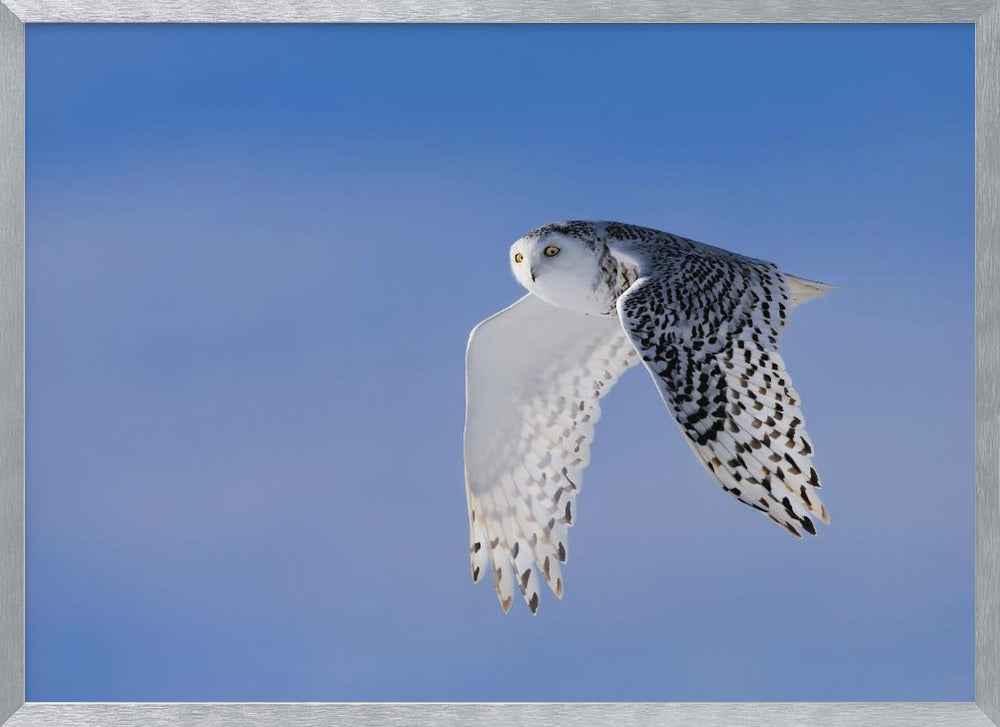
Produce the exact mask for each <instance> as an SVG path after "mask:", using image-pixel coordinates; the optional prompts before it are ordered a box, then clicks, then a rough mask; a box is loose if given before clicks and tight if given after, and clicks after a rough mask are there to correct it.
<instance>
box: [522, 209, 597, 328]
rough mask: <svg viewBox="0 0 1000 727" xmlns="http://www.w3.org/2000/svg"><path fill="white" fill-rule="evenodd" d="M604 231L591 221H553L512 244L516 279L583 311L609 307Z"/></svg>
mask: <svg viewBox="0 0 1000 727" xmlns="http://www.w3.org/2000/svg"><path fill="white" fill-rule="evenodd" d="M603 246H604V242H603V240H602V239H601V231H600V230H599V229H598V228H597V227H596V226H595V225H594V224H593V223H589V222H573V221H571V222H553V223H550V224H548V225H544V226H542V227H539V228H536V229H534V230H532V231H531V232H528V233H527V234H525V235H523V236H522V237H520V238H518V239H517V240H516V241H515V242H514V244H513V245H511V246H510V267H511V270H512V271H513V273H514V278H515V279H516V280H517V282H519V283H520V284H521V285H523V286H524V287H525V288H527V289H528V291H530V292H531V293H533V294H535V295H537V296H538V297H539V298H541V299H542V300H544V301H546V302H547V303H551V304H552V305H555V306H559V307H560V308H570V309H573V310H578V311H580V312H581V313H604V312H606V311H607V308H608V301H607V300H606V298H607V291H604V290H602V288H603V287H604V286H603V285H602V284H603V282H604V275H603V273H602V271H601V254H600V251H601V250H602V249H603Z"/></svg>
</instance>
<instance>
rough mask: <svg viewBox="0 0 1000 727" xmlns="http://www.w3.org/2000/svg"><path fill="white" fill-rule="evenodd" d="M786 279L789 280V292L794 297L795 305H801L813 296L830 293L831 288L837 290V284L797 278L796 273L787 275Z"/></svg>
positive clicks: (817, 296) (793, 302)
mask: <svg viewBox="0 0 1000 727" xmlns="http://www.w3.org/2000/svg"><path fill="white" fill-rule="evenodd" d="M785 280H787V281H788V292H789V295H790V296H791V298H792V306H793V307H794V306H797V305H801V304H802V303H805V302H806V301H810V300H812V299H813V298H819V297H820V296H821V295H823V294H824V293H829V292H830V291H831V290H837V286H836V285H827V284H826V283H819V282H816V281H815V280H806V279H805V278H796V277H795V276H794V275H786V276H785Z"/></svg>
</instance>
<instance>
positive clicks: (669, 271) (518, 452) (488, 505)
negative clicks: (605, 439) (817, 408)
mask: <svg viewBox="0 0 1000 727" xmlns="http://www.w3.org/2000/svg"><path fill="white" fill-rule="evenodd" d="M510 261H511V263H510V264H511V270H512V272H513V274H514V277H515V278H516V279H517V280H518V282H520V283H521V285H523V286H524V287H525V288H526V289H527V290H528V295H526V296H525V297H523V298H522V299H521V300H519V301H517V302H516V303H514V304H513V305H511V306H510V307H509V308H507V309H505V310H503V311H501V312H499V313H497V314H496V315H494V316H491V317H490V318H488V319H486V320H485V321H483V322H482V323H480V324H479V325H478V326H476V328H475V329H473V332H472V334H471V335H470V338H469V346H468V350H467V354H466V426H465V470H466V494H467V499H468V504H469V533H470V548H469V555H470V565H471V569H472V576H473V580H477V581H478V580H479V579H480V578H481V577H482V576H483V574H484V573H486V572H491V573H492V577H493V582H494V586H495V588H496V591H497V596H498V598H499V599H500V603H501V606H502V607H503V609H504V611H505V612H506V611H507V610H508V609H509V608H510V605H511V601H512V599H513V593H514V590H515V589H517V590H520V592H521V594H522V595H523V597H524V599H525V601H526V603H527V604H528V607H529V609H530V610H531V612H532V613H534V612H535V611H536V610H537V608H538V603H539V587H538V582H539V577H541V578H542V579H544V580H545V581H546V583H547V584H548V585H549V587H550V588H551V590H552V591H553V593H555V595H557V596H558V597H560V598H561V597H562V595H563V588H564V585H563V579H562V571H561V565H560V564H562V563H565V562H566V558H567V536H568V528H569V527H570V526H571V525H573V523H574V521H575V517H576V499H577V495H578V493H579V491H580V487H581V484H582V477H583V470H584V469H585V468H586V466H587V465H588V464H589V461H590V444H591V442H592V441H593V438H594V433H595V425H596V423H597V421H598V419H599V418H600V413H601V410H600V400H601V399H602V397H603V396H604V395H605V394H607V392H608V391H609V390H610V389H611V387H612V386H613V385H614V383H615V382H616V381H617V379H618V378H619V377H620V376H621V375H622V374H624V373H625V372H626V371H627V370H628V369H629V368H631V367H633V366H634V365H636V364H638V363H640V362H641V363H642V364H643V365H644V366H645V368H646V369H647V371H648V372H649V374H650V376H651V377H652V379H653V381H654V383H655V384H656V387H657V389H658V391H659V393H660V396H661V398H662V399H663V402H664V404H665V405H666V408H667V410H668V411H669V412H670V414H671V415H672V416H673V418H674V420H675V421H676V423H677V425H678V427H679V428H680V430H681V432H682V433H683V435H684V437H685V439H686V441H687V442H688V444H689V445H690V446H691V449H692V451H693V452H694V454H695V456H696V457H697V458H698V460H699V461H700V462H701V463H702V465H703V466H704V467H705V469H706V470H707V471H708V473H709V474H710V475H711V477H712V478H713V479H714V480H715V481H716V482H717V483H718V484H719V485H720V486H721V488H722V489H723V491H725V492H727V493H729V494H730V495H732V496H733V497H735V498H736V499H737V500H739V501H740V502H742V503H744V504H745V505H748V506H750V507H752V508H753V509H755V510H757V511H759V512H761V513H763V514H764V515H766V516H767V517H768V518H769V519H770V520H772V521H773V522H775V523H777V524H778V525H780V526H782V527H783V528H785V529H786V530H788V531H789V532H790V533H792V534H793V535H796V536H801V534H802V533H803V532H805V533H810V534H813V535H815V534H816V528H815V525H814V521H819V522H823V523H826V522H828V521H829V517H828V513H827V510H826V507H825V505H824V504H823V503H822V502H821V500H820V498H819V495H818V492H817V491H818V489H819V487H820V481H819V476H818V474H817V472H816V470H815V468H813V466H812V456H813V444H812V440H811V439H810V438H809V436H808V435H807V434H806V432H805V428H804V422H803V415H802V411H801V406H800V397H799V394H798V392H797V391H796V390H795V389H794V387H793V386H792V383H791V379H790V377H789V376H788V374H787V371H786V369H785V364H784V361H783V359H782V357H781V354H780V353H779V335H780V332H781V330H782V328H783V327H784V326H785V325H786V324H787V322H788V316H789V309H790V308H791V307H793V306H794V305H797V304H799V303H802V302H804V301H806V300H810V299H812V298H815V297H818V296H820V295H822V294H823V293H825V292H827V291H829V290H831V289H832V286H828V285H825V284H822V283H816V282H813V281H808V280H804V279H801V278H797V277H794V276H790V275H788V274H786V273H783V272H782V271H781V270H779V268H778V267H777V266H776V265H775V264H774V263H771V262H767V261H764V260H758V259H756V258H750V257H746V256H743V255H739V254H736V253H733V252H730V251H727V250H724V249H722V248H718V247H714V246H711V245H706V244H704V243H700V242H696V241H694V240H690V239H687V238H684V237H679V236H677V235H673V234H670V233H667V232H663V231H660V230H655V229H652V228H648V227H640V226H636V225H630V224H626V223H621V222H612V221H598V222H588V221H566V222H556V223H550V224H547V225H544V226H542V227H539V228H536V229H534V230H532V231H531V232H528V233H526V234H525V235H523V236H522V237H520V238H519V239H518V240H516V241H515V242H514V243H513V245H511V248H510Z"/></svg>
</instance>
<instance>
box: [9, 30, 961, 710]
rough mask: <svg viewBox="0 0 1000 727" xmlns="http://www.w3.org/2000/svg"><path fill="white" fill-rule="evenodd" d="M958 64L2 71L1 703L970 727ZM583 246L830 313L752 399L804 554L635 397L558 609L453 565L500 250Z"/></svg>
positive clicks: (793, 344)
mask: <svg viewBox="0 0 1000 727" xmlns="http://www.w3.org/2000/svg"><path fill="white" fill-rule="evenodd" d="M972 43H973V28H972V26H971V25H960V26H952V25H949V26H935V25H920V26H883V25H871V26H856V27H855V26H712V25H707V26H704V25H703V26H684V25H661V26H648V27H647V26H559V27H554V26H549V27H541V26H517V25H513V26H405V27H401V26H329V27H327V26H186V27H181V26H163V25H149V26H85V25H83V26H61V25H51V26H50V25H31V26H29V27H28V28H27V74H28V81H27V84H28V85H27V111H28V117H27V144H28V146H27V161H28V172H27V175H28V176H27V189H28V209H27V240H28V249H27V291H28V292H27V434H28V439H27V498H28V500H27V508H28V509H27V520H28V522H27V528H28V530H27V532H28V535H27V548H28V551H27V553H28V559H27V597H28V617H29V619H28V630H27V667H28V694H27V698H28V699H29V700H32V701H47V700H60V701H61V700H69V701H77V700H79V701H90V700H122V701H132V700H153V701H159V700H165V701H170V700H183V701H198V700H209V701H230V700H232V701H243V700H254V701H271V700H275V701H286V700H287V701H295V700H308V701H323V700H347V701H367V700H372V701H424V700H430V701H464V700H489V701H508V700H517V701H521V700H524V701H533V700H540V701H550V700H555V701H563V700H565V701H573V700H612V701H617V700H653V701H661V700H663V701H677V700H878V701H881V700H931V701H936V700H971V699H972V698H973V610H972V609H973V486H974V485H973V448H974V441H973V287H972V279H973V277H972V276H973V153H974V148H973V50H972ZM565 218H589V219H617V220H623V221H627V222H634V223H638V224H645V225H649V226H653V227H658V228H660V229H666V230H669V231H672V232H676V233H679V234H683V235H686V236H689V237H693V238H695V239H698V240H701V241H704V242H709V243H712V244H717V245H720V246H722V247H726V248H729V249H732V250H735V251H738V252H742V253H745V254H749V255H752V256H754V257H761V258H765V259H769V260H773V261H775V262H777V263H778V264H779V265H781V266H782V267H783V268H784V269H786V270H788V271H789V272H792V273H794V274H797V275H801V276H804V277H808V278H814V279H819V280H823V281H827V282H831V283H835V284H837V285H840V286H841V290H839V291H838V292H836V293H834V294H831V295H829V296H827V297H826V298H824V299H822V300H820V301H817V302H814V303H810V304H809V305H807V306H805V307H803V308H800V309H796V310H795V311H794V315H793V318H792V322H791V325H790V327H789V328H788V329H787V330H786V332H785V334H784V357H785V360H786V361H787V362H788V366H789V369H790V371H791V374H792V376H793V378H794V381H795V384H796V388H797V389H798V390H799V392H800V393H801V394H802V396H803V400H804V411H805V415H806V421H807V424H808V428H809V432H810V434H811V436H812V438H813V440H814V442H815V444H816V450H817V454H816V459H815V463H816V465H817V467H818V469H819V470H820V472H821V474H822V476H823V481H824V491H823V492H824V501H825V502H826V504H827V506H828V507H829V509H830V512H831V518H832V522H831V525H830V526H829V527H828V528H824V529H822V530H821V533H820V536H819V537H818V538H814V539H809V540H806V541H797V540H795V539H793V538H791V537H790V536H789V535H788V534H787V533H784V532H783V531H782V530H780V529H779V528H777V527H776V526H774V525H772V524H771V523H769V522H768V521H767V520H766V519H765V518H762V517H760V516H759V515H757V514H756V513H754V512H753V511H751V510H749V509H748V508H745V507H743V506H741V505H739V504H738V503H736V502H735V501H733V500H732V499H731V498H729V497H728V496H726V495H725V494H724V493H722V492H721V491H720V490H719V489H718V488H717V487H716V486H715V485H714V484H712V482H711V481H710V480H709V478H708V475H707V474H706V473H705V472H704V471H702V470H701V469H700V466H699V465H698V463H697V462H696V461H695V460H694V458H693V457H692V455H691V453H690V450H689V449H688V447H687V445H685V444H684V442H683V441H682V440H681V438H680V435H679V433H678V431H677V428H676V426H675V425H674V424H673V423H672V422H671V421H670V420H669V418H668V416H667V413H666V412H665V410H664V409H663V407H662V405H661V403H660V401H659V397H658V395H657V394H656V391H655V389H654V387H653V385H652V383H651V382H650V381H649V379H648V376H646V375H645V374H644V373H643V372H642V371H633V372H631V373H630V374H629V375H627V376H626V377H625V378H624V379H623V380H622V381H621V382H620V383H619V384H618V386H617V387H616V389H615V390H614V391H613V392H612V393H611V394H610V395H609V396H608V398H607V399H606V400H605V406H604V416H603V418H602V420H601V423H600V427H599V429H598V433H597V440H596V442H595V445H594V448H593V464H592V466H591V468H590V469H589V470H588V472H587V480H586V484H585V486H584V491H583V492H582V493H581V496H580V499H579V501H578V502H579V513H578V520H577V523H578V524H577V525H576V526H575V527H574V528H573V529H572V531H571V533H570V543H571V560H570V562H569V563H568V564H567V566H566V567H565V570H564V574H565V576H566V597H565V599H564V600H563V601H557V600H556V599H555V598H553V597H551V596H547V597H546V598H544V600H543V603H542V609H541V612H540V613H539V615H538V616H537V617H536V618H534V619H532V618H531V617H530V616H529V615H528V613H527V610H526V609H525V608H523V604H521V603H517V604H515V608H514V610H513V611H512V613H511V614H510V615H508V616H506V617H504V616H503V615H502V614H501V613H500V611H499V608H498V605H497V602H496V598H495V596H494V594H493V592H492V589H491V588H490V587H489V586H487V585H478V586H477V585H473V584H472V583H471V581H470V579H469V576H468V570H467V563H466V548H467V533H466V526H467V521H466V512H465V507H466V506H465V494H464V486H463V482H462V459H461V457H462V450H461V432H462V418H463V407H464V399H463V396H464V392H463V354H464V346H465V342H466V338H467V336H468V332H469V330H470V329H471V328H472V326H473V325H474V324H475V323H476V322H478V321H479V320H481V319H482V318H485V317H486V316H487V315H489V314H491V313H493V312H495V311H496V310H498V309H500V308H501V307H503V306H505V305H507V304H508V303H509V302H511V301H512V300H514V299H515V298H516V297H518V296H519V295H520V294H521V290H520V289H519V287H518V285H517V284H516V282H515V281H514V280H513V278H512V277H511V275H510V273H509V270H508V265H507V261H506V255H507V248H508V246H509V244H510V242H511V241H512V240H513V239H515V238H516V237H518V236H519V235H520V234H521V233H523V232H525V231H526V230H528V229H530V228H532V227H535V226H537V225H539V224H542V223H544V222H547V221H550V220H555V219H565Z"/></svg>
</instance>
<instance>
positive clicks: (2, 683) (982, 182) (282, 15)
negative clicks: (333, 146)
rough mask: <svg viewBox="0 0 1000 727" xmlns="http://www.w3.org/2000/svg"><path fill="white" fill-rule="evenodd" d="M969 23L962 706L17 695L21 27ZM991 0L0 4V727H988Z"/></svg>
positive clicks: (998, 270) (992, 518) (997, 146)
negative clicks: (969, 368)
mask: <svg viewBox="0 0 1000 727" xmlns="http://www.w3.org/2000/svg"><path fill="white" fill-rule="evenodd" d="M51 22H68V23H145V22H219V23H231V22H292V23H299V22H310V23H328V22H336V23H339V22H616V23H620V22H642V23H645V22H657V23H660V22H700V23H704V22H712V23H717V22H726V23H975V27H976V32H975V74H976V228H975V229H976V253H975V261H976V280H975V290H976V294H975V300H976V414H975V416H976V427H975V431H976V495H975V497H976V504H975V508H976V598H975V601H976V619H975V623H976V639H975V643H976V651H975V663H976V668H975V702H946V703H931V702H927V703H924V702H919V703H916V702H914V703H846V702H834V703H770V702H769V703H707V704H706V703H701V704H699V703H659V704H648V703H642V704H629V703H622V704H435V703H427V704H423V703H420V704H353V703H344V704H332V703H302V704H287V703H281V704H268V703H243V704H235V703H190V704H188V703H163V704H159V703H50V702H44V703H42V702H35V703H31V702H29V703H26V702H25V650H24V643H25V641H24V633H25V600H24V573H25V571H24V522H25V521H24V503H25V499H24V411H25V409H24V240H25V236H24V212H25V187H24V183H25V159H24V150H25V106H24V98H25V95H24V94H25V56H24V51H25V45H24V39H25V33H24V26H25V24H26V23H51ZM998 291H1000V0H944V1H942V2H938V1H937V0H887V1H886V0H672V1H670V2H668V1H666V0H662V1H657V0H616V1H612V0H492V2H491V3H486V2H474V0H347V1H345V2H340V3H336V4H335V3H330V2H321V1H319V0H155V1H154V0H132V1H129V0H2V1H0V724H4V725H7V726H8V727H29V726H30V727H34V726H35V725H61V726H64V727H73V726H75V725H114V726H115V727H126V726H129V727H130V726H133V725H134V726H135V727H140V726H142V727H145V726H147V725H210V726H216V725H218V726H222V725H240V726H243V725H341V724H343V725H347V724H350V725H376V724H380V725H381V724H392V725H397V724H398V725H402V724H406V725H467V724H524V725H529V724H530V725H542V724H558V725H581V726H584V725H594V726H595V727H596V726H597V725H602V726H603V725H608V724H626V723H635V724H643V725H719V726H723V725H724V726H726V727H729V726H742V725H747V726H749V725H762V726H763V725H767V726H768V727H783V726H791V725H796V726H805V725H823V726H824V727H836V726H845V727H846V726H848V725H851V726H853V725H876V724H877V725H883V726H885V727H891V726H894V725H899V726H902V725H907V726H919V725H926V726H927V727H931V726H933V727H951V726H955V727H958V726H959V725H961V726H962V727H986V726H988V725H1000V338H998V331H1000V292H998Z"/></svg>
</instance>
